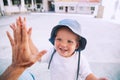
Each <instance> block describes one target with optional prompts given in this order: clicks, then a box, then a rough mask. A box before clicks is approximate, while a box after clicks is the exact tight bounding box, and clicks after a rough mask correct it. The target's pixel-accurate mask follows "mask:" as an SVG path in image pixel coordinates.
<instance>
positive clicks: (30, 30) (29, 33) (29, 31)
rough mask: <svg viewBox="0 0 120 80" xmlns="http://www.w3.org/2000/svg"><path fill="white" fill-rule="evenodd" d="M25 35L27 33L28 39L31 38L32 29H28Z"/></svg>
mask: <svg viewBox="0 0 120 80" xmlns="http://www.w3.org/2000/svg"><path fill="white" fill-rule="evenodd" d="M27 33H28V35H29V38H30V37H31V34H32V28H29V29H28V32H27Z"/></svg>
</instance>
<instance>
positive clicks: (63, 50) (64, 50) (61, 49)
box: [59, 48, 68, 52]
mask: <svg viewBox="0 0 120 80" xmlns="http://www.w3.org/2000/svg"><path fill="white" fill-rule="evenodd" d="M59 49H60V51H62V52H67V51H68V50H66V49H63V48H59Z"/></svg>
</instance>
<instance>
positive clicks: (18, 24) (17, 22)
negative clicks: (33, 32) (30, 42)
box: [16, 18, 22, 44]
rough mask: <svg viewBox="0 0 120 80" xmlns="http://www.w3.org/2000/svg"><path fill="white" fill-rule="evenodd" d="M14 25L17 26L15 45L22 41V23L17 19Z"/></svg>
mask: <svg viewBox="0 0 120 80" xmlns="http://www.w3.org/2000/svg"><path fill="white" fill-rule="evenodd" d="M16 24H17V29H16V30H17V43H18V44H21V40H22V23H21V20H20V19H19V18H18V19H16Z"/></svg>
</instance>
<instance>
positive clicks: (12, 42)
mask: <svg viewBox="0 0 120 80" xmlns="http://www.w3.org/2000/svg"><path fill="white" fill-rule="evenodd" d="M6 34H7V36H8V38H9V41H10V43H11V46H12V47H13V46H14V45H15V43H14V40H13V38H12V37H11V35H10V33H9V32H8V31H7V32H6Z"/></svg>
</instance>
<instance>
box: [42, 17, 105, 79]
mask: <svg viewBox="0 0 120 80" xmlns="http://www.w3.org/2000/svg"><path fill="white" fill-rule="evenodd" d="M49 41H50V42H51V43H52V44H53V46H54V49H52V51H50V52H48V53H47V54H45V55H44V56H43V57H42V58H41V60H40V61H41V62H42V61H46V62H48V63H49V65H48V69H50V73H51V80H107V79H105V78H100V79H97V78H96V77H95V76H94V75H93V73H92V72H91V70H90V68H89V65H88V63H87V61H86V60H85V58H84V57H83V55H82V54H81V51H82V50H84V49H85V46H86V43H87V41H86V39H85V38H84V37H82V36H81V29H80V24H79V23H78V22H77V21H76V20H72V19H64V20H61V21H60V22H59V24H58V25H56V26H55V27H54V28H53V29H52V32H51V37H50V39H49Z"/></svg>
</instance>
